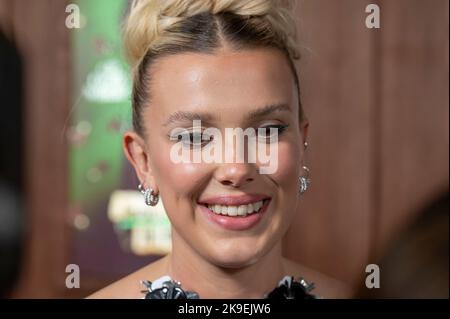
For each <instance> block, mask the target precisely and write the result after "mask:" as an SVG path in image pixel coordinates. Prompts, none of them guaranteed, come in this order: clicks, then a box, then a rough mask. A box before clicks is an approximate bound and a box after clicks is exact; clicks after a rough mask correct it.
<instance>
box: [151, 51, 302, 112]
mask: <svg viewBox="0 0 450 319" xmlns="http://www.w3.org/2000/svg"><path fill="white" fill-rule="evenodd" d="M150 72H151V77H152V82H151V85H150V88H149V89H150V95H151V106H150V108H149V112H151V113H152V119H153V120H155V119H156V118H159V119H161V120H163V119H164V117H167V116H168V115H169V114H171V113H173V112H176V111H180V110H184V111H186V110H187V111H202V112H205V111H207V112H209V113H214V112H216V113H220V114H221V115H223V116H226V115H227V114H230V115H233V114H234V115H236V112H238V113H237V114H239V113H241V112H242V111H243V110H246V109H247V110H250V109H254V108H255V106H262V105H267V104H271V103H272V104H280V103H284V104H287V105H293V103H295V101H294V100H295V96H296V87H295V82H294V77H293V74H292V71H291V69H290V66H289V63H288V60H287V58H286V57H285V56H284V55H283V53H282V52H281V51H279V50H276V49H252V50H244V51H234V52H233V51H228V50H221V51H218V52H216V53H214V54H199V53H183V54H176V55H172V56H168V57H164V58H162V59H160V60H158V61H156V63H155V64H154V65H153V66H152V69H151V71H150Z"/></svg>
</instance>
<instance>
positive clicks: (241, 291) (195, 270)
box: [165, 230, 285, 299]
mask: <svg viewBox="0 0 450 319" xmlns="http://www.w3.org/2000/svg"><path fill="white" fill-rule="evenodd" d="M172 243H173V244H172V252H171V253H170V254H169V255H167V256H166V266H165V268H166V273H167V274H168V275H169V276H170V277H171V278H172V279H173V280H175V281H179V282H181V286H182V288H183V289H185V290H190V291H194V292H196V293H198V294H199V296H200V298H202V299H207V298H219V299H246V298H249V299H250V298H255V299H259V298H262V297H263V296H264V295H265V294H267V293H268V292H270V291H272V290H273V289H274V288H275V287H276V285H277V284H278V282H279V281H280V280H281V279H282V277H283V276H284V275H285V269H284V267H283V257H282V254H281V243H278V244H277V245H276V246H275V247H274V248H272V250H270V251H269V252H268V253H267V254H266V255H264V256H262V257H261V258H260V259H259V260H258V261H257V262H255V263H253V264H251V265H248V266H245V267H242V268H224V267H220V266H217V265H214V264H212V263H210V262H208V261H207V260H205V259H204V258H203V257H202V256H200V255H199V254H198V253H197V252H196V251H195V250H194V249H192V248H191V247H190V246H189V245H188V244H187V243H186V242H185V241H184V240H183V239H182V238H180V236H179V235H178V234H177V233H176V231H175V230H172ZM261 278H264V280H261Z"/></svg>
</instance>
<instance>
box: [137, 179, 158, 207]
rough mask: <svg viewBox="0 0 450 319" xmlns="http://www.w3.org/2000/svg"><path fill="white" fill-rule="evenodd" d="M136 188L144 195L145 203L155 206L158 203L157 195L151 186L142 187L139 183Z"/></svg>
mask: <svg viewBox="0 0 450 319" xmlns="http://www.w3.org/2000/svg"><path fill="white" fill-rule="evenodd" d="M138 189H139V191H140V192H141V193H142V194H143V195H144V201H145V204H146V205H148V206H156V205H157V204H158V201H159V195H157V194H155V192H154V191H153V189H152V188H144V186H142V184H139V185H138Z"/></svg>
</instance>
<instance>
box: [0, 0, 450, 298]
mask: <svg viewBox="0 0 450 319" xmlns="http://www.w3.org/2000/svg"><path fill="white" fill-rule="evenodd" d="M372 2H376V3H378V4H380V7H381V29H379V30H376V29H367V28H366V27H365V18H366V13H365V6H366V4H368V3H372ZM64 9H65V1H58V0H40V1H27V0H14V1H12V0H0V26H2V27H3V29H4V30H6V31H7V33H8V34H9V35H10V36H11V37H12V38H13V39H15V41H16V42H17V44H18V47H19V49H20V50H21V51H22V53H23V57H24V60H25V68H26V74H25V75H26V83H25V84H26V87H25V89H26V101H25V102H26V105H25V107H26V118H25V122H26V128H27V132H26V135H25V136H26V141H25V148H26V154H27V155H26V162H27V165H26V181H25V185H26V191H27V207H28V213H29V214H30V215H29V216H30V218H29V225H28V236H27V248H28V249H27V254H26V258H25V262H24V272H23V278H22V279H23V280H22V281H21V285H20V286H19V289H18V291H17V294H16V296H19V297H24V296H27V297H55V296H64V295H65V294H64V293H63V292H62V291H63V290H62V284H63V283H64V279H63V276H64V268H65V265H66V264H67V262H66V261H67V260H66V251H67V249H66V248H67V247H68V245H69V243H70V229H69V228H68V226H67V222H66V220H67V218H68V215H69V212H68V211H67V205H66V202H67V201H66V199H67V147H66V144H65V140H64V138H63V136H61V132H63V131H64V126H65V125H66V119H67V117H68V112H69V109H70V105H69V103H70V102H69V101H70V54H69V53H70V47H69V37H70V33H69V31H68V30H67V29H66V28H64V27H63V25H64V18H65V12H64ZM298 13H299V17H300V20H299V21H300V22H299V31H300V35H301V39H302V45H303V46H304V51H303V52H304V53H303V58H302V61H301V62H300V63H299V65H298V68H299V72H300V77H301V85H302V91H303V104H304V105H305V109H306V112H307V116H308V118H309V120H310V130H309V138H308V142H309V148H308V151H307V158H306V163H305V164H306V165H307V166H308V167H309V168H310V169H311V177H312V187H311V189H310V191H308V193H307V194H306V195H305V196H304V199H303V201H304V203H303V205H302V206H301V209H300V210H299V211H298V217H297V218H296V220H295V222H294V224H293V225H292V227H291V230H290V231H289V233H288V235H287V237H286V241H285V246H284V247H285V252H286V254H287V255H288V256H290V257H292V258H294V259H296V260H298V261H301V262H303V263H305V264H306V265H308V266H310V267H312V268H316V269H318V270H320V271H323V272H324V273H326V274H328V275H330V276H333V277H335V278H338V279H341V280H343V281H345V282H347V283H349V284H357V279H358V278H359V276H361V275H363V274H364V268H365V265H366V264H367V263H369V262H373V261H374V258H375V257H376V256H377V255H378V254H379V253H380V252H381V251H382V249H383V247H384V246H385V245H386V243H387V241H388V239H389V238H390V237H391V236H392V235H393V234H395V232H396V231H397V230H398V229H399V228H400V227H401V226H403V225H404V224H405V223H406V222H408V220H410V219H411V218H412V216H413V214H414V211H415V209H416V208H417V207H418V206H420V205H421V204H422V203H424V202H425V201H426V200H427V199H429V198H430V196H432V195H433V194H434V193H436V192H437V191H438V190H439V189H442V188H443V187H445V186H446V185H447V183H448V147H449V141H448V129H449V125H448V1H446V0H433V1H425V0H397V1H387V0H384V1H365V0H363V1H361V0H341V1H333V0H303V1H299V8H298ZM95 286H96V284H95V283H94V286H93V287H95ZM76 293H77V292H75V294H76ZM78 293H79V294H80V295H82V293H80V292H78Z"/></svg>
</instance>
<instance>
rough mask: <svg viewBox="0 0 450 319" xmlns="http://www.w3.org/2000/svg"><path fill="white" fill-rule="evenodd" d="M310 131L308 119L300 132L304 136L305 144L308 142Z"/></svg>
mask: <svg viewBox="0 0 450 319" xmlns="http://www.w3.org/2000/svg"><path fill="white" fill-rule="evenodd" d="M308 129H309V121H308V119H307V118H305V119H304V120H303V121H302V123H301V124H300V131H301V133H302V136H303V141H302V142H303V144H304V143H305V142H306V141H308Z"/></svg>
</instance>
